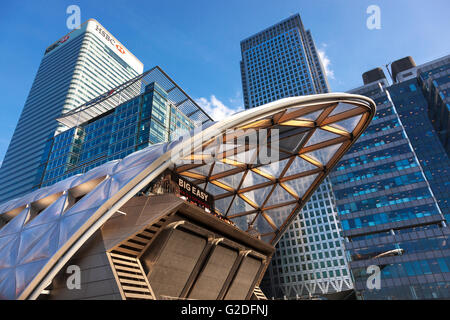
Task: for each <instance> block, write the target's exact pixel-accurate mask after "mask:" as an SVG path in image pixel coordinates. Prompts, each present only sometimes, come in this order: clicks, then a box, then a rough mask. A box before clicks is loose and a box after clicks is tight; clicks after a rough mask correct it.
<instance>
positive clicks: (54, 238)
mask: <svg viewBox="0 0 450 320" xmlns="http://www.w3.org/2000/svg"><path fill="white" fill-rule="evenodd" d="M58 238H59V224H55V225H54V226H53V227H52V228H51V229H50V230H48V231H47V232H46V233H45V234H44V236H43V237H41V239H40V240H39V241H38V242H37V243H36V244H35V246H34V248H33V249H32V250H30V251H29V252H28V253H27V254H26V255H25V256H24V257H22V258H21V259H20V262H18V264H24V263H29V262H32V261H36V260H41V259H46V258H51V257H52V256H53V254H54V253H55V252H56V250H57V248H58Z"/></svg>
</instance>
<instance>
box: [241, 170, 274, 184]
mask: <svg viewBox="0 0 450 320" xmlns="http://www.w3.org/2000/svg"><path fill="white" fill-rule="evenodd" d="M269 181H270V180H269V179H267V178H264V177H263V176H261V175H259V174H257V173H255V172H253V171H251V170H249V171H248V172H247V175H246V176H245V179H244V182H242V185H241V188H247V187H252V186H256V185H258V184H261V183H265V182H269Z"/></svg>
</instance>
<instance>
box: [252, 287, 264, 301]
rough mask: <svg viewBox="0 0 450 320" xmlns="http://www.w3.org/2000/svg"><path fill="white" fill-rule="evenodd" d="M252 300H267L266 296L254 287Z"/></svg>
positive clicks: (258, 288)
mask: <svg viewBox="0 0 450 320" xmlns="http://www.w3.org/2000/svg"><path fill="white" fill-rule="evenodd" d="M252 298H255V299H256V300H267V297H266V295H265V294H264V292H262V290H261V288H260V287H255V289H254V290H253V297H252Z"/></svg>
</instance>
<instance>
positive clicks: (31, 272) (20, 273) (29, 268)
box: [16, 259, 48, 297]
mask: <svg viewBox="0 0 450 320" xmlns="http://www.w3.org/2000/svg"><path fill="white" fill-rule="evenodd" d="M47 261H48V259H43V260H39V261H34V262H31V263H27V264H23V265H21V266H18V267H17V268H16V297H19V296H20V294H21V293H22V291H23V290H24V289H25V288H26V287H27V286H28V285H29V284H30V282H31V280H32V279H34V277H36V275H37V274H38V273H39V271H41V269H42V267H43V266H44V265H45V264H46V263H47Z"/></svg>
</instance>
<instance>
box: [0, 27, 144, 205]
mask: <svg viewBox="0 0 450 320" xmlns="http://www.w3.org/2000/svg"><path fill="white" fill-rule="evenodd" d="M142 71H143V64H142V63H141V62H140V61H139V60H138V59H137V58H136V57H135V56H134V55H133V54H132V53H131V52H130V51H128V49H126V48H125V46H124V45H123V44H121V43H120V42H119V41H118V40H117V39H115V38H114V37H113V36H112V35H111V34H110V33H109V32H108V31H107V30H106V29H105V28H104V27H103V26H102V25H101V24H100V23H98V22H97V21H95V20H93V19H90V20H88V21H87V22H85V23H84V24H82V25H81V26H80V28H79V29H75V30H73V31H72V32H70V33H69V34H67V35H65V36H64V37H62V38H61V39H60V40H58V41H56V42H55V43H53V44H52V45H50V46H49V47H48V48H47V49H46V50H45V52H44V57H43V58H42V60H41V64H40V66H39V69H38V72H37V74H36V77H35V79H34V82H33V85H32V87H31V90H30V93H29V95H28V98H27V100H26V102H25V106H24V108H23V110H22V113H21V115H20V118H19V121H18V123H17V126H16V128H15V131H14V134H13V136H12V138H11V142H10V144H9V147H8V150H7V152H6V155H5V158H4V160H3V163H2V167H1V169H0V202H4V201H5V200H8V199H11V198H14V197H16V196H18V195H19V194H23V193H26V192H28V191H31V190H34V189H35V188H37V187H38V185H39V183H40V180H41V178H42V173H43V170H44V168H45V165H46V160H47V157H48V154H49V153H48V152H49V146H47V145H46V141H47V140H48V139H49V138H51V137H52V136H53V135H54V134H55V132H57V131H60V129H62V127H61V126H59V124H58V122H57V121H56V118H57V117H58V116H60V115H61V114H62V113H64V112H67V111H68V110H71V109H74V108H76V107H78V106H79V105H81V104H83V103H84V102H86V101H88V100H91V99H93V98H95V97H96V96H98V95H99V94H102V93H104V92H107V91H108V90H110V89H112V88H114V87H116V86H118V85H119V84H121V83H122V82H124V81H126V80H129V79H131V78H133V77H135V76H137V75H138V74H140V73H141V72H142Z"/></svg>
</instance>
